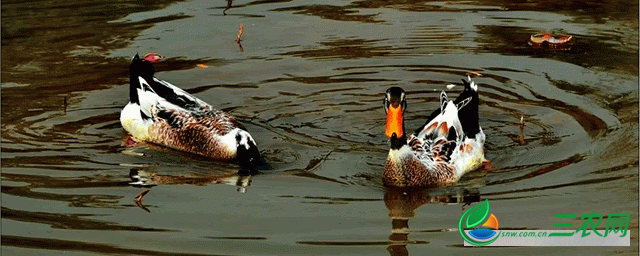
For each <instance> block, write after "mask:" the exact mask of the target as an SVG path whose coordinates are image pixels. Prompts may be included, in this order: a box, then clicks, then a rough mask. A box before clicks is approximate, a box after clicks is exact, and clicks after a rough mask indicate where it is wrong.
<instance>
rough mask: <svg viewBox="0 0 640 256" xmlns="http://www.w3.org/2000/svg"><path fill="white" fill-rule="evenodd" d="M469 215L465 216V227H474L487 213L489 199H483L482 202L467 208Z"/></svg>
mask: <svg viewBox="0 0 640 256" xmlns="http://www.w3.org/2000/svg"><path fill="white" fill-rule="evenodd" d="M467 211H468V212H469V215H468V216H467V223H466V224H467V227H475V226H477V225H479V224H480V223H481V222H482V221H483V220H484V219H485V218H486V217H487V215H488V214H489V200H488V199H485V200H484V202H482V203H480V204H478V205H476V206H474V207H472V208H471V209H469V210H467Z"/></svg>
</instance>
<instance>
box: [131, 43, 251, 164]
mask: <svg viewBox="0 0 640 256" xmlns="http://www.w3.org/2000/svg"><path fill="white" fill-rule="evenodd" d="M154 75H155V69H154V67H153V65H152V63H151V62H150V61H148V60H145V59H141V58H140V56H138V54H136V55H135V56H133V58H132V59H131V65H130V66H129V94H130V102H129V103H128V104H127V105H126V106H125V107H124V109H122V112H121V113H120V123H121V124H122V127H123V128H124V129H125V130H126V131H127V132H128V133H129V134H130V135H131V137H133V139H134V140H135V141H136V142H140V141H141V142H146V143H152V144H157V145H161V146H164V147H168V148H172V149H175V150H179V151H184V152H188V153H193V154H197V155H201V156H204V157H207V158H210V159H214V160H219V161H228V162H232V161H236V162H237V163H238V164H240V165H243V166H246V165H251V164H254V163H256V161H258V159H259V158H260V152H259V151H258V148H257V145H256V142H255V140H254V139H253V137H252V136H251V134H249V132H248V131H247V129H246V128H245V127H244V126H243V125H241V124H240V123H239V122H238V121H237V120H236V119H235V118H234V117H233V116H231V115H229V114H227V113H225V112H223V111H221V110H218V109H214V108H213V107H212V106H211V105H209V104H208V103H206V102H204V101H203V100H201V99H199V98H197V97H195V96H193V95H191V94H189V93H187V92H186V91H184V90H182V89H180V88H178V87H177V86H175V85H173V84H170V83H169V82H166V81H164V80H160V79H158V78H156V77H155V76H154Z"/></svg>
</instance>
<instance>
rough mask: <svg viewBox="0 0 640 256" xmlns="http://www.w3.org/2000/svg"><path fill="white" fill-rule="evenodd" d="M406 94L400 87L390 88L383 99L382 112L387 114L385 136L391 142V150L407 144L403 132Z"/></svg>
mask: <svg viewBox="0 0 640 256" xmlns="http://www.w3.org/2000/svg"><path fill="white" fill-rule="evenodd" d="M405 95H406V93H405V92H404V90H402V88H400V87H391V88H389V89H388V90H387V92H386V93H385V97H384V101H383V102H384V103H383V104H384V111H385V113H386V114H387V125H386V130H385V135H386V136H387V137H388V138H389V139H390V140H391V149H399V148H401V147H402V146H403V145H404V144H406V143H407V135H406V134H405V131H404V111H405V110H406V108H407V101H406V100H405Z"/></svg>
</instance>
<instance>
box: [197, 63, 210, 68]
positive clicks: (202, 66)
mask: <svg viewBox="0 0 640 256" xmlns="http://www.w3.org/2000/svg"><path fill="white" fill-rule="evenodd" d="M196 66H197V67H199V68H206V67H209V66H207V65H206V64H196Z"/></svg>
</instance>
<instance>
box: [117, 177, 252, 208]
mask: <svg viewBox="0 0 640 256" xmlns="http://www.w3.org/2000/svg"><path fill="white" fill-rule="evenodd" d="M252 176H253V175H252V174H246V173H244V172H238V173H228V174H220V175H198V176H179V175H163V174H158V173H151V172H147V171H143V170H140V169H138V168H132V169H131V170H130V171H129V178H131V182H130V183H129V184H130V185H131V186H133V187H139V188H151V187H154V186H157V185H184V184H188V185H198V186H204V185H207V184H226V185H232V186H236V187H237V190H238V192H240V193H245V192H247V187H249V186H250V185H251V177H252ZM147 193H149V189H147V190H145V191H142V192H141V193H140V194H138V196H136V198H135V203H136V205H138V207H140V208H141V209H143V210H145V211H147V212H150V211H149V209H148V208H147V207H146V206H145V205H144V204H143V203H142V198H143V197H144V195H146V194H147Z"/></svg>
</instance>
